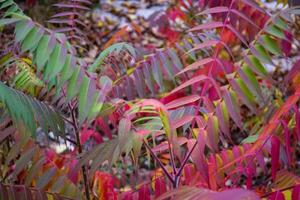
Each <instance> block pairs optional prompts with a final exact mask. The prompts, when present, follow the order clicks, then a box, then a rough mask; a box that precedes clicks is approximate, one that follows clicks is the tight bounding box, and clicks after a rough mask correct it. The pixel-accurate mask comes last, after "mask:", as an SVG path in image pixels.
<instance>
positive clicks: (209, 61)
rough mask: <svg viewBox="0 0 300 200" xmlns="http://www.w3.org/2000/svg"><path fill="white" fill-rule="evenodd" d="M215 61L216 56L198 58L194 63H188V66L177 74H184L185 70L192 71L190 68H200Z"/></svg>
mask: <svg viewBox="0 0 300 200" xmlns="http://www.w3.org/2000/svg"><path fill="white" fill-rule="evenodd" d="M213 61H215V59H214V58H204V59H202V60H198V61H196V62H194V63H193V64H191V65H188V66H187V67H185V68H184V69H183V70H181V71H180V72H179V73H178V74H176V76H177V75H179V74H182V73H184V72H187V71H190V70H195V69H198V68H199V67H200V66H202V65H205V64H208V63H211V62H213Z"/></svg>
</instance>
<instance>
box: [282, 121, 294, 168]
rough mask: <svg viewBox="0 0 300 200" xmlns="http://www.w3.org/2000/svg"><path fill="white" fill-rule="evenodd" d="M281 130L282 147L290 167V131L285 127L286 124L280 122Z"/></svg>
mask: <svg viewBox="0 0 300 200" xmlns="http://www.w3.org/2000/svg"><path fill="white" fill-rule="evenodd" d="M282 125H283V129H284V142H285V144H284V146H285V151H286V156H287V160H288V164H289V165H291V161H292V158H291V154H292V149H291V136H290V130H289V128H288V126H287V123H286V122H285V121H282Z"/></svg>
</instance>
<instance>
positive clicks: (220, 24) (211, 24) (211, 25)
mask: <svg viewBox="0 0 300 200" xmlns="http://www.w3.org/2000/svg"><path fill="white" fill-rule="evenodd" d="M223 26H224V24H223V22H207V23H205V24H201V25H198V26H196V27H194V28H192V29H190V30H189V32H191V31H200V30H203V29H214V28H220V27H223Z"/></svg>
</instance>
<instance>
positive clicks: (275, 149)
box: [271, 136, 280, 180]
mask: <svg viewBox="0 0 300 200" xmlns="http://www.w3.org/2000/svg"><path fill="white" fill-rule="evenodd" d="M279 153H280V141H279V139H278V138H277V136H272V138H271V171H272V178H273V180H275V178H276V173H277V170H278V168H279Z"/></svg>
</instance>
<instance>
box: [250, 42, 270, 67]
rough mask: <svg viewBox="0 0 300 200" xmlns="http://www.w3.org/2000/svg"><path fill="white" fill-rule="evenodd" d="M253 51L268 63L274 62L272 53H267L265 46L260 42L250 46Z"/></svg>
mask: <svg viewBox="0 0 300 200" xmlns="http://www.w3.org/2000/svg"><path fill="white" fill-rule="evenodd" d="M250 51H251V53H252V54H253V55H254V56H256V57H257V58H258V59H259V60H261V61H262V62H266V63H272V61H271V58H270V55H269V54H268V53H267V51H266V50H265V48H264V47H263V46H262V45H260V44H255V45H254V46H252V45H251V46H250Z"/></svg>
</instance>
